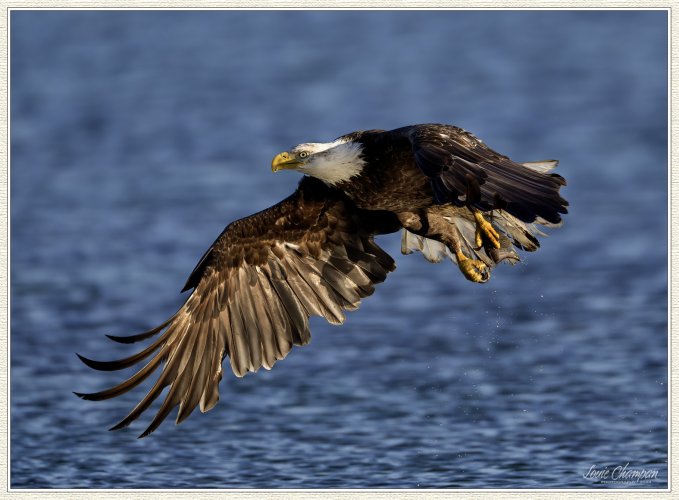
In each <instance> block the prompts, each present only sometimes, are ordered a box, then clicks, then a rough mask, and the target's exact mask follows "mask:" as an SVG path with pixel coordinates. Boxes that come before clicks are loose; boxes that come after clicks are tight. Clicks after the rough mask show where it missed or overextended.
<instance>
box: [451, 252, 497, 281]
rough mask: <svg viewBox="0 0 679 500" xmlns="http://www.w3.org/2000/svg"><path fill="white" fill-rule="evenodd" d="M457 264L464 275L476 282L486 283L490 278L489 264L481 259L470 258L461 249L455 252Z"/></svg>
mask: <svg viewBox="0 0 679 500" xmlns="http://www.w3.org/2000/svg"><path fill="white" fill-rule="evenodd" d="M455 257H457V265H458V266H459V268H460V271H462V274H464V277H465V278H467V279H468V280H469V281H473V282H474V283H485V282H486V281H488V279H489V278H490V270H489V269H488V266H487V265H486V264H484V263H483V262H481V261H480V260H475V259H470V258H469V257H467V256H466V255H465V254H463V253H462V251H461V250H458V251H457V252H455Z"/></svg>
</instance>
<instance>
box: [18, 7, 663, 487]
mask: <svg viewBox="0 0 679 500" xmlns="http://www.w3.org/2000/svg"><path fill="white" fill-rule="evenodd" d="M666 39H667V23H666V13H664V12H659V11H656V12H636V11H625V12H608V11H603V12H596V11H588V12H565V11H555V12H521V11H517V12H500V11H488V12H441V11H438V12H407V11H401V12H228V11H222V12H169V13H163V12H113V13H112V12H68V11H61V12H16V11H15V12H12V13H11V443H10V444H11V464H10V465H11V485H12V486H13V487H17V488H43V487H45V488H57V487H58V488H65V487H66V488H83V487H96V488H123V487H126V488H133V487H134V488H158V487H162V488H196V487H201V488H253V487H257V488H320V487H322V488H335V487H346V488H358V487H370V488H383V487H392V488H510V487H513V488H557V487H558V488H588V487H594V488H618V487H619V488H634V487H645V488H665V487H667V382H668V381H667V335H668V332H667V208H666V207H667V105H668V103H667V43H666ZM421 122H444V123H453V124H456V125H459V126H462V127H464V128H466V129H468V130H470V131H472V132H474V133H476V134H477V135H479V136H480V137H481V138H482V139H483V140H484V141H485V142H486V143H488V144H489V145H490V146H491V147H493V148H495V149H497V150H499V151H501V152H503V153H505V154H508V155H510V156H511V157H513V158H515V159H517V160H520V161H529V160H541V159H547V158H558V159H559V160H560V161H561V164H560V167H559V171H560V173H561V174H562V175H564V176H565V177H566V178H567V179H568V182H569V185H568V187H567V188H565V189H564V194H565V196H566V197H567V198H568V200H569V201H570V202H571V211H570V214H569V215H568V216H567V217H566V222H565V225H564V227H563V228H561V229H559V230H558V231H553V232H552V234H551V235H550V237H549V238H545V239H544V240H543V247H542V248H541V249H540V251H539V252H537V253H535V254H529V255H525V259H524V263H522V264H520V265H518V266H515V267H510V266H501V267H500V268H498V269H497V270H496V271H495V273H494V276H493V278H492V279H491V281H490V282H489V283H487V284H485V285H481V286H480V285H475V284H472V283H470V282H467V281H465V280H464V279H463V277H462V276H461V274H460V273H459V271H458V270H457V269H455V268H454V267H453V266H452V265H450V264H439V265H436V266H435V265H432V264H429V263H427V262H425V261H424V259H422V258H421V257H420V256H419V255H410V256H402V255H400V253H399V238H398V237H397V236H395V235H392V236H389V237H382V238H381V239H380V243H381V244H382V245H383V246H384V247H385V248H386V249H387V250H388V251H389V252H390V253H391V254H392V255H393V256H394V257H395V258H396V260H397V264H398V270H397V272H395V273H394V274H393V275H391V276H390V278H389V279H388V280H387V281H386V282H385V283H384V284H383V285H381V286H380V287H379V289H378V290H377V293H376V294H375V295H374V296H373V297H370V298H368V299H366V300H365V301H364V303H363V305H362V307H361V308H360V310H359V311H357V312H354V313H351V314H349V316H348V320H347V322H346V324H345V325H344V326H343V327H341V328H337V327H332V326H330V325H328V324H326V323H325V322H323V321H321V320H318V319H315V320H313V321H312V331H313V340H312V343H311V344H310V345H309V346H307V347H305V348H301V349H296V350H294V351H293V352H292V353H291V354H290V356H289V357H288V358H287V359H286V360H285V361H283V362H281V363H279V364H277V365H276V367H275V368H274V369H273V370H272V371H271V372H266V371H263V370H262V371H261V372H260V373H257V374H255V375H249V376H247V377H245V378H243V379H237V378H235V377H232V376H230V374H229V373H228V372H227V373H226V375H225V378H224V380H223V381H222V384H221V401H220V403H219V405H218V406H217V407H216V408H215V409H214V410H212V411H211V412H209V413H207V414H200V413H198V412H197V413H195V414H194V415H192V417H191V418H190V419H189V420H187V421H186V422H185V423H183V424H182V425H181V426H179V427H176V426H174V424H173V422H172V420H173V417H172V418H170V419H168V421H167V422H166V423H165V424H164V425H163V426H161V428H160V429H159V430H158V431H157V432H156V433H154V434H153V435H152V436H151V437H150V438H147V439H143V440H137V439H135V438H136V436H137V435H138V434H139V433H140V432H141V431H142V430H143V429H144V427H145V425H144V424H147V423H148V421H149V418H150V417H151V415H150V414H149V415H144V417H143V418H142V421H141V422H138V423H136V424H134V425H133V426H132V427H131V428H129V429H126V430H124V431H120V432H116V433H112V432H107V430H106V429H107V428H108V427H109V426H110V425H112V424H113V423H115V422H117V421H118V420H119V419H120V418H122V417H123V416H124V415H125V414H126V412H127V411H128V410H129V409H130V408H131V407H132V406H133V405H134V404H135V403H136V402H137V401H138V399H139V398H141V396H142V389H140V390H137V391H135V392H133V393H132V394H128V395H125V397H121V398H119V399H116V400H112V401H108V402H102V403H94V402H87V401H82V400H80V399H78V398H76V397H75V396H73V395H72V394H71V391H73V390H76V391H85V392H88V391H95V390H99V389H101V388H104V387H106V386H108V385H111V384H113V383H114V382H116V381H118V380H120V379H121V378H122V376H123V375H124V374H120V373H99V372H95V371H93V370H90V369H88V368H87V367H85V366H84V365H82V364H81V363H80V362H79V361H78V360H77V358H76V357H75V354H74V352H75V351H78V352H80V353H82V354H84V355H86V356H90V357H94V358H99V359H101V358H104V359H111V358H116V357H120V356H122V355H124V354H126V353H129V352H131V351H132V349H131V348H130V346H119V345H114V344H113V343H112V342H110V341H108V340H107V339H106V338H105V337H104V334H106V333H110V334H116V335H125V334H132V333H136V332H137V331H141V330H143V329H146V328H148V327H151V326H154V325H155V324H158V323H160V322H161V321H163V320H164V319H165V318H166V317H167V316H168V315H169V314H170V313H172V312H174V310H175V308H176V307H177V306H178V305H179V304H180V303H181V301H182V296H181V295H179V294H178V291H179V289H180V288H181V286H182V285H183V284H184V280H185V279H186V277H187V276H188V273H189V272H190V271H191V269H192V268H193V266H194V264H195V263H196V261H197V259H198V258H199V257H200V255H201V254H202V252H203V251H204V250H205V248H206V247H207V246H208V245H209V244H210V243H211V242H212V241H213V239H214V238H215V237H216V235H217V234H219V232H220V231H221V230H222V228H223V226H225V225H226V224H227V223H228V222H230V221H232V220H234V219H236V218H239V217H242V216H245V215H248V214H250V213H253V212H255V211H257V210H260V209H262V208H265V207H267V206H269V205H271V204H273V203H275V202H277V201H278V200H280V199H282V198H283V197H284V196H286V195H287V194H289V193H290V192H291V191H292V190H293V189H294V188H295V185H296V183H297V181H298V176H297V175H296V174H291V173H287V172H286V173H280V174H276V175H273V174H271V172H270V168H269V164H270V160H271V158H272V157H273V155H274V154H276V153H277V152H279V151H282V150H284V149H286V148H288V147H290V146H293V145H295V144H298V143H300V142H309V141H314V140H316V141H325V140H330V139H332V138H334V137H336V136H338V135H341V134H343V133H346V132H349V131H352V130H356V129H365V128H384V129H391V128H396V127H399V126H403V125H408V124H413V123H421ZM133 347H134V348H135V349H136V347H137V346H133ZM145 387H148V385H147V386H145ZM626 464H629V465H628V469H645V470H654V471H656V472H657V478H655V479H654V480H652V481H649V482H645V483H636V482H632V483H626V482H623V481H613V482H602V481H594V480H592V479H589V478H585V477H583V475H585V474H586V473H587V471H588V470H589V469H590V468H591V467H592V466H593V465H595V466H596V467H597V468H599V469H602V468H605V467H609V468H610V469H613V468H615V467H617V466H624V465H626Z"/></svg>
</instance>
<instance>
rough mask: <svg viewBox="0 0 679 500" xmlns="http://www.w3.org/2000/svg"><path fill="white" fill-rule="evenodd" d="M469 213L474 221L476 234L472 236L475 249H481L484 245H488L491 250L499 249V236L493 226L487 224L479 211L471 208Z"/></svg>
mask: <svg viewBox="0 0 679 500" xmlns="http://www.w3.org/2000/svg"><path fill="white" fill-rule="evenodd" d="M471 211H472V213H473V214H474V220H475V221H476V234H475V235H474V240H475V243H476V248H477V249H480V248H482V247H483V244H484V243H488V244H489V245H490V246H492V247H493V248H500V234H499V233H498V232H497V231H496V230H495V228H494V227H493V224H491V223H490V222H488V221H487V220H486V219H485V217H484V216H483V214H482V213H481V212H480V211H479V210H477V209H475V208H472V209H471Z"/></svg>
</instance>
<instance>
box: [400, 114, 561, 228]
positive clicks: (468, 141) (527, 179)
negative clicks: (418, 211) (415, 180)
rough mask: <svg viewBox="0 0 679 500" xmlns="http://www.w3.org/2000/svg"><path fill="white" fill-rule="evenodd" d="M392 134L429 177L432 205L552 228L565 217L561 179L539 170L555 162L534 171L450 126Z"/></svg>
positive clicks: (408, 128)
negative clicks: (502, 213)
mask: <svg viewBox="0 0 679 500" xmlns="http://www.w3.org/2000/svg"><path fill="white" fill-rule="evenodd" d="M398 132H399V133H400V134H403V135H405V136H406V137H407V138H408V139H409V140H410V143H411V146H412V151H413V154H414V156H415V162H416V163H417V166H418V167H419V168H420V169H421V170H422V172H424V174H425V175H427V176H428V177H430V178H431V185H432V189H433V191H434V197H435V199H436V201H437V203H453V204H455V205H457V206H463V205H470V206H473V207H475V208H478V209H479V210H482V211H484V212H486V211H489V210H493V209H501V210H506V211H507V212H509V213H510V214H511V215H513V216H514V217H516V218H518V219H519V220H521V221H523V222H536V221H537V222H538V223H542V222H547V223H551V224H558V223H560V222H561V214H565V213H567V210H566V207H567V206H568V202H567V201H566V200H564V199H563V198H562V197H561V196H560V195H559V189H560V188H561V186H564V185H565V184H566V181H565V180H564V178H563V177H561V176H560V175H558V174H551V173H546V171H548V170H549V168H540V167H539V166H540V165H543V164H548V165H551V164H553V163H555V162H538V164H537V166H536V167H535V168H531V167H528V166H525V165H522V164H520V163H516V162H513V161H512V160H510V159H509V158H508V157H506V156H503V155H501V154H499V153H497V152H495V151H493V150H492V149H490V148H489V147H488V146H486V145H485V144H483V143H482V142H481V141H480V140H479V139H477V138H476V137H475V136H474V135H472V134H470V133H469V132H467V131H465V130H463V129H461V128H459V127H454V126H451V125H415V126H412V127H405V128H403V129H400V130H399V131H398Z"/></svg>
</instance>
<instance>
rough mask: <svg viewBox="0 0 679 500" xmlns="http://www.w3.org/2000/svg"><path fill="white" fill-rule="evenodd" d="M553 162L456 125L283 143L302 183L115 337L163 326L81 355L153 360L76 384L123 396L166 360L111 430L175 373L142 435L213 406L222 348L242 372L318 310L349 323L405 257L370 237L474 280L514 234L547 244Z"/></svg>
mask: <svg viewBox="0 0 679 500" xmlns="http://www.w3.org/2000/svg"><path fill="white" fill-rule="evenodd" d="M555 164H556V162H551V161H547V162H537V163H534V164H518V163H515V162H513V161H511V160H510V159H509V158H507V157H505V156H502V155H500V154H498V153H496V152H494V151H492V150H491V149H489V148H487V147H486V146H485V145H483V144H482V143H481V142H480V141H479V140H478V139H476V138H475V137H474V136H472V135H471V134H469V133H467V132H465V131H463V130H462V129H459V128H457V127H452V126H448V125H416V126H412V127H404V128H402V129H396V130H394V131H389V132H385V131H364V132H354V133H352V134H348V135H345V136H342V137H340V138H339V139H338V140H336V141H334V142H332V143H327V144H316V143H314V144H302V145H300V146H298V147H296V148H294V149H293V150H292V151H291V152H285V153H281V154H280V155H278V156H277V157H276V158H275V159H274V164H273V168H274V169H275V170H278V169H281V168H294V169H295V170H299V171H301V172H304V173H306V174H308V176H306V177H304V178H303V179H302V181H301V182H300V184H299V187H298V188H297V190H296V191H295V193H293V194H292V195H291V196H290V197H288V198H286V199H285V200H283V201H281V202H280V203H278V204H276V205H274V206H272V207H271V208H269V209H266V210H264V211H262V212H259V213H256V214H254V215H252V216H250V217H247V218H245V219H241V220H239V221H236V222H234V223H232V224H230V225H229V226H227V228H226V229H225V230H224V232H223V233H222V234H221V235H220V236H219V238H217V240H216V241H215V242H214V243H213V245H212V246H211V247H210V248H209V249H208V251H207V252H206V253H205V254H204V255H203V257H202V258H201V259H200V261H199V263H198V265H197V266H196V267H195V269H194V270H193V272H192V273H191V275H190V276H189V278H188V280H187V282H186V285H185V286H184V290H183V291H185V290H190V289H193V291H192V293H191V295H190V296H189V297H188V299H187V300H186V302H185V303H184V305H183V306H182V307H181V308H180V309H179V311H177V313H175V315H173V316H172V317H171V318H170V319H169V320H168V321H166V322H165V323H163V324H162V325H160V326H158V327H156V328H154V329H152V330H149V331H148V332H144V333H141V334H138V335H134V336H131V337H111V338H112V339H113V340H115V341H118V342H122V343H132V342H137V341H141V340H145V339H148V338H150V337H153V336H154V335H158V334H160V336H159V337H158V339H157V340H156V341H155V342H153V343H152V344H151V345H149V346H148V347H147V348H146V349H144V350H142V351H141V352H140V353H138V354H135V355H133V356H131V357H129V358H125V359H122V360H117V361H111V362H100V361H93V360H90V359H87V358H84V357H82V356H81V359H82V360H83V361H84V362H85V363H86V364H87V365H88V366H91V367H92V368H95V369H98V370H119V369H122V368H126V367H129V366H132V365H135V364H138V363H140V362H141V361H143V360H145V359H147V358H150V361H148V362H147V364H146V365H145V366H144V367H143V368H141V369H140V370H139V371H138V372H137V373H136V374H135V375H133V376H132V377H131V378H130V379H128V380H126V381H124V382H123V383H121V384H120V385H118V386H116V387H113V388H111V389H108V390H105V391H101V392H98V393H94V394H78V395H79V396H81V397H83V398H84V399H90V400H101V399H108V398H111V397H115V396H118V395H119V394H122V393H124V392H127V391H128V390H130V389H132V388H134V387H136V386H137V385H138V384H139V383H141V382H142V381H143V380H145V379H146V378H147V377H148V376H149V375H150V374H151V373H153V372H154V371H155V370H156V369H157V368H158V367H159V366H161V365H162V366H163V368H162V371H161V373H160V376H159V377H158V379H157V381H156V383H155V385H154V386H153V387H152V388H151V390H150V391H149V392H148V394H147V395H146V396H145V397H144V398H143V399H142V401H141V402H140V403H139V404H138V405H137V406H136V407H135V408H134V409H133V410H132V412H130V414H129V415H128V416H127V417H125V418H124V419H123V420H122V421H121V422H119V423H118V424H117V425H116V426H114V427H113V429H119V428H122V427H125V426H127V425H128V424H129V423H131V422H132V421H133V420H135V419H136V418H137V417H138V416H139V415H140V414H141V413H142V412H144V411H145V410H146V409H147V408H148V407H149V406H150V405H151V404H152V403H153V401H154V400H155V399H156V398H157V397H158V396H159V395H160V393H161V392H162V390H163V389H164V388H165V387H167V386H169V387H170V389H169V392H168V394H167V395H166V397H165V400H164V401H163V403H162V404H161V406H160V409H159V410H158V412H157V414H156V416H155V417H154V419H153V421H152V422H151V424H150V425H149V427H148V428H147V429H146V431H145V432H144V433H143V434H142V436H145V435H148V434H149V433H151V432H153V430H155V429H156V428H157V427H158V425H160V423H161V422H162V421H163V420H164V418H165V417H166V416H167V415H168V413H169V412H170V411H171V410H172V409H173V408H174V407H176V406H179V412H178V415H177V422H178V423H179V422H181V421H182V420H184V419H185V418H186V417H188V416H189V414H190V413H191V412H192V411H193V409H194V408H195V407H196V406H200V409H201V411H207V410H209V409H211V408H212V407H213V406H214V405H215V404H216V403H217V400H218V398H219V393H218V384H219V381H220V380H221V378H222V361H223V360H224V358H225V357H229V360H230V364H231V368H232V371H233V372H234V373H235V374H236V375H237V376H243V375H244V374H245V373H247V372H248V371H256V370H258V369H259V368H260V367H262V366H263V367H265V368H267V369H268V368H271V367H272V366H273V365H274V363H275V362H276V361H277V360H279V359H282V358H284V357H285V356H286V355H287V353H288V352H289V351H290V349H291V348H292V346H293V345H304V344H306V343H308V342H309V340H310V332H309V327H308V318H309V317H310V316H313V315H317V316H322V317H324V318H326V319H327V320H328V321H329V322H331V323H335V324H340V323H342V322H343V321H344V311H345V310H353V309H356V308H357V307H358V305H359V302H360V300H361V298H363V297H366V296H368V295H370V294H372V293H373V291H374V286H375V285H376V284H378V283H381V282H382V281H384V279H385V278H386V276H387V274H388V273H389V272H390V271H392V270H393V269H394V268H395V265H394V261H393V259H392V258H391V257H390V256H389V255H387V254H386V253H385V252H384V251H383V250H382V249H381V248H380V247H379V246H378V245H377V244H376V243H375V242H374V241H373V237H374V236H375V235H378V234H387V233H392V232H395V231H397V230H399V229H401V228H403V229H404V231H403V239H402V251H403V253H410V252H411V251H413V250H417V251H421V252H422V253H423V254H424V256H425V257H426V258H427V259H428V260H430V261H432V262H438V261H440V260H441V259H443V258H444V257H448V258H450V259H451V260H453V261H454V262H457V264H458V265H459V266H460V269H461V270H462V271H463V273H464V275H465V276H466V277H467V278H468V279H471V280H473V281H485V280H486V279H487V278H488V276H489V270H490V268H492V267H493V266H495V265H496V264H497V263H498V262H501V261H503V260H506V261H509V262H515V261H517V260H518V259H519V257H518V254H517V253H516V252H515V251H514V250H513V248H512V247H513V246H515V247H518V248H521V249H525V250H529V251H531V250H535V249H536V248H537V247H538V246H539V245H538V242H537V239H536V235H537V234H540V232H539V231H538V229H537V228H536V224H539V225H544V226H553V225H557V224H559V223H560V221H561V216H560V214H562V213H566V208H565V207H566V205H567V203H566V202H565V200H563V199H562V198H561V197H560V196H559V188H560V187H561V186H562V185H564V184H565V182H564V180H563V178H561V177H560V176H558V175H555V174H550V173H548V171H549V170H550V169H551V168H553V167H554V166H555ZM314 177H318V179H316V178H314ZM319 179H320V180H319ZM482 214H484V215H482ZM485 216H489V217H491V222H490V223H489V222H487V221H486V220H485V218H484V217H485ZM161 332H162V333H161Z"/></svg>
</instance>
